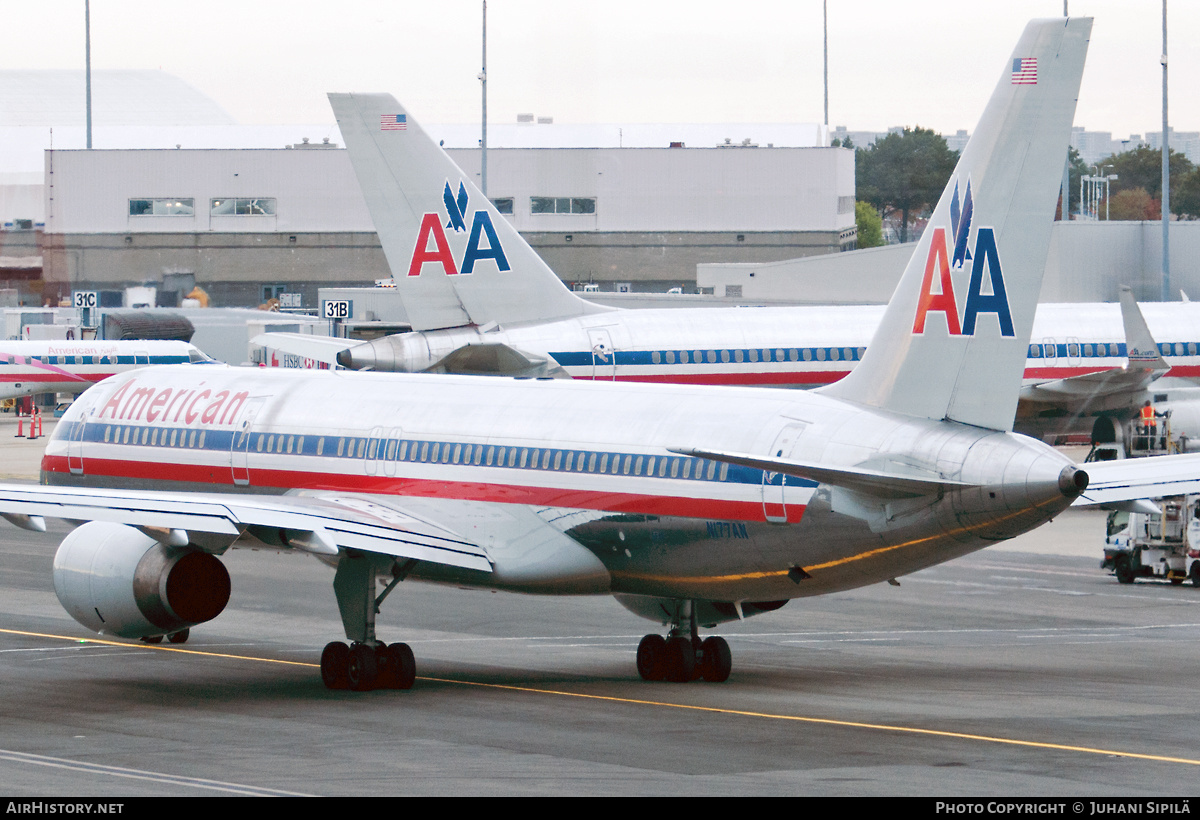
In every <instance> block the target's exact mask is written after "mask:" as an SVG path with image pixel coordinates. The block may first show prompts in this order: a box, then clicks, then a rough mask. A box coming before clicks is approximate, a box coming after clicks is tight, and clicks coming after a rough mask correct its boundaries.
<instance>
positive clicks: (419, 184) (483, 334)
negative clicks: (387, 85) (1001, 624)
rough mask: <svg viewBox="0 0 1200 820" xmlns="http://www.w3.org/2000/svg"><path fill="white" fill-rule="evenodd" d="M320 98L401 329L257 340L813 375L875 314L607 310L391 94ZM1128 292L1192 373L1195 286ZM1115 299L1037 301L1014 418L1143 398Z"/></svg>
mask: <svg viewBox="0 0 1200 820" xmlns="http://www.w3.org/2000/svg"><path fill="white" fill-rule="evenodd" d="M329 98H330V102H331V104H332V106H333V110H334V114H335V115H336V117H337V120H338V124H339V127H340V128H341V132H342V136H343V138H344V139H345V141H346V148H347V151H348V152H349V156H350V159H351V162H352V164H353V166H354V169H355V173H356V174H357V176H358V179H359V184H360V186H361V187H362V190H363V195H364V197H365V199H366V202H367V206H368V209H369V210H370V212H371V214H372V218H373V220H374V222H375V226H376V230H377V231H378V233H379V237H380V241H381V243H382V245H383V249H384V253H385V255H386V256H387V259H388V263H389V265H390V266H391V269H392V272H393V274H394V281H395V286H396V290H397V292H399V293H400V294H401V295H402V301H403V304H404V308H405V310H406V312H407V315H406V317H404V318H405V320H406V321H407V322H409V323H411V324H412V326H413V327H414V328H415V331H414V332H411V333H404V334H399V335H395V336H388V337H385V338H382V339H377V340H374V341H371V342H361V343H356V342H353V341H351V340H347V339H340V338H330V337H320V336H310V335H298V334H280V333H269V334H263V335H261V336H258V337H256V338H255V339H254V342H255V343H256V344H262V345H264V346H267V347H269V348H272V349H275V350H280V351H285V352H288V353H292V354H295V355H297V356H302V357H306V358H308V359H309V360H312V361H319V362H323V363H325V364H329V365H334V364H340V365H341V366H344V367H347V368H350V369H355V370H364V369H366V370H375V371H387V372H408V373H415V372H436V373H456V374H488V375H509V376H535V377H536V376H555V377H569V378H574V379H592V380H604V381H633V382H669V383H676V384H726V385H735V384H740V385H770V386H778V387H817V386H820V385H825V384H832V383H833V382H835V381H837V380H838V379H841V378H842V377H844V376H845V375H846V374H847V373H848V372H850V370H851V369H852V368H853V367H854V366H855V365H856V364H857V363H858V362H859V361H860V360H861V359H862V357H863V355H864V353H865V351H866V345H867V343H868V341H869V340H870V338H871V335H872V334H873V333H874V332H875V329H876V327H877V326H878V323H879V321H880V319H881V317H882V316H883V312H884V307H883V306H882V305H880V306H836V307H816V306H804V307H771V308H766V307H763V308H692V309H677V308H673V309H647V310H617V309H613V308H608V307H603V306H599V305H596V304H594V303H591V302H587V301H585V300H583V299H581V298H579V297H578V296H577V295H576V294H574V293H572V292H571V291H569V290H567V288H566V287H565V286H564V285H563V284H562V282H561V280H559V278H558V277H557V276H556V275H555V274H554V272H553V271H551V270H550V269H549V267H547V266H546V264H545V263H544V262H543V261H542V259H541V257H539V256H538V255H537V253H536V252H535V251H534V250H533V249H532V248H531V247H530V246H529V245H528V243H527V242H525V240H524V239H523V238H522V237H521V236H520V234H518V233H517V232H516V230H515V229H514V228H513V227H512V226H511V224H510V223H509V222H508V220H507V219H505V218H504V217H503V216H502V215H500V213H499V212H498V211H497V210H496V209H495V207H494V206H493V205H492V203H491V202H489V201H488V200H487V199H486V198H484V197H483V195H482V194H481V193H479V192H478V191H477V190H475V189H474V187H473V186H472V185H471V184H470V182H469V181H468V180H467V179H466V178H465V177H464V176H463V174H462V171H461V170H460V169H459V168H458V166H457V165H455V164H454V162H453V161H452V160H451V159H450V157H449V156H448V155H447V154H446V153H445V152H444V151H443V150H442V149H441V148H440V147H439V146H438V145H437V144H435V142H434V141H433V140H432V139H431V138H430V137H429V136H428V135H427V134H426V133H425V131H424V130H423V129H422V128H421V127H420V125H419V124H418V123H417V122H416V120H414V119H413V118H412V116H411V115H409V114H407V112H405V111H404V109H403V108H402V107H401V106H400V104H399V103H398V102H397V101H396V100H395V98H393V97H392V96H391V95H389V94H353V95H351V94H330V95H329ZM399 114H403V115H404V116H405V122H406V129H405V130H394V129H393V130H380V128H379V123H380V122H381V121H382V118H383V117H388V116H392V117H395V116H397V115H399ZM953 195H954V198H955V199H954V207H955V208H957V209H958V210H959V212H960V213H961V222H959V223H957V226H956V230H958V231H959V232H960V233H961V232H962V231H966V232H969V231H970V230H971V223H972V219H973V218H974V216H973V202H972V198H973V196H974V194H973V192H972V191H971V190H970V189H969V188H967V187H966V186H963V187H962V188H961V189H959V190H956V191H954V192H953ZM468 223H469V224H468ZM951 250H955V251H957V250H958V249H957V248H953V249H951ZM957 261H958V262H959V263H961V262H962V261H963V260H962V259H959V260H957ZM931 287H932V285H931ZM1133 309H1134V310H1136V307H1134V308H1133ZM1143 309H1144V311H1145V314H1146V320H1143V321H1142V325H1143V326H1145V325H1146V324H1147V321H1148V324H1149V328H1150V332H1151V333H1152V335H1153V336H1154V337H1155V338H1156V339H1157V345H1156V347H1157V349H1158V351H1159V352H1160V356H1161V364H1163V365H1165V369H1164V368H1162V367H1160V368H1157V370H1156V373H1155V378H1157V377H1158V376H1162V375H1167V376H1171V377H1195V376H1200V303H1182V302H1180V303H1165V304H1150V305H1145V306H1143ZM1122 314H1123V312H1122V308H1121V306H1118V305H1116V304H1048V305H1041V306H1039V308H1038V311H1037V317H1036V319H1035V321H1034V326H1033V331H1032V337H1031V341H1030V344H1029V345H1028V349H1027V356H1026V362H1025V373H1024V377H1025V386H1026V388H1027V392H1026V393H1025V394H1023V396H1022V402H1021V405H1020V408H1019V410H1018V418H1019V422H1018V429H1019V430H1021V431H1022V432H1027V433H1029V434H1031V435H1043V434H1046V433H1068V432H1077V433H1087V432H1090V431H1091V429H1092V425H1093V421H1094V418H1093V417H1094V416H1096V415H1099V414H1104V415H1111V416H1117V417H1128V416H1130V415H1131V414H1133V413H1135V412H1136V409H1137V408H1139V407H1141V406H1142V403H1143V401H1144V400H1145V399H1146V398H1148V397H1149V396H1148V394H1147V387H1148V386H1149V383H1150V381H1152V380H1147V379H1141V378H1138V379H1135V378H1131V377H1130V375H1129V373H1128V369H1129V368H1128V361H1129V350H1130V349H1131V346H1133V347H1138V346H1137V345H1135V344H1134V343H1132V342H1129V341H1128V340H1127V333H1126V329H1127V322H1125V321H1124V320H1123V315H1122ZM1148 335H1149V334H1148ZM1138 349H1139V350H1141V349H1144V345H1143V346H1141V347H1138ZM1076 377H1084V378H1083V380H1081V381H1074V382H1072V381H1071V380H1073V379H1076ZM1067 382H1070V383H1067ZM1035 386H1041V388H1042V389H1039V390H1032V388H1034V387H1035ZM1175 392H1176V393H1177V394H1179V390H1178V389H1176V390H1175ZM1179 395H1181V396H1182V395H1185V394H1179ZM1160 401H1165V399H1160ZM1185 401H1190V397H1189V398H1188V399H1185ZM1185 416H1187V417H1188V419H1193V417H1194V429H1195V434H1194V435H1193V436H1192V439H1193V440H1194V441H1196V442H1198V443H1200V402H1197V403H1196V405H1195V412H1192V411H1191V410H1190V409H1188V408H1184V409H1183V412H1181V413H1178V414H1177V420H1176V426H1177V427H1179V428H1180V429H1184V426H1185V424H1186V425H1189V426H1190V425H1191V424H1192V422H1191V421H1189V422H1186V423H1185V421H1184V417H1185Z"/></svg>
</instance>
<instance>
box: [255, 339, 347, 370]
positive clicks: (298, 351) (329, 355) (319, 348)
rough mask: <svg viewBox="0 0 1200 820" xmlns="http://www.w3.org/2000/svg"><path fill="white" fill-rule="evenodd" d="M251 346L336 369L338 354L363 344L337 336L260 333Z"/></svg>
mask: <svg viewBox="0 0 1200 820" xmlns="http://www.w3.org/2000/svg"><path fill="white" fill-rule="evenodd" d="M250 343H251V344H255V345H262V346H263V347H266V348H269V349H271V350H278V351H279V352H281V353H290V354H292V355H293V356H300V357H302V358H305V359H314V360H316V361H318V362H322V363H324V364H327V365H329V366H330V367H334V366H335V365H337V354H339V353H341V352H342V351H343V350H346V349H348V348H351V347H354V346H355V345H357V344H361V342H357V341H354V340H350V339H339V338H337V337H336V336H312V335H310V334H307V333H260V334H258V335H257V336H255V337H254V338H253V339H251V340H250Z"/></svg>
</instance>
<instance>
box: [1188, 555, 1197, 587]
mask: <svg viewBox="0 0 1200 820" xmlns="http://www.w3.org/2000/svg"><path fill="white" fill-rule="evenodd" d="M1188 577H1189V578H1191V579H1192V586H1194V587H1200V561H1195V562H1193V563H1192V568H1191V569H1190V570H1189V571H1188Z"/></svg>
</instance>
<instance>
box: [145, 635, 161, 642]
mask: <svg viewBox="0 0 1200 820" xmlns="http://www.w3.org/2000/svg"><path fill="white" fill-rule="evenodd" d="M162 639H163V636H162V635H146V636H145V637H143V638H142V639H141V641H142V643H162Z"/></svg>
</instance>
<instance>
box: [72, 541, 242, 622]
mask: <svg viewBox="0 0 1200 820" xmlns="http://www.w3.org/2000/svg"><path fill="white" fill-rule="evenodd" d="M54 591H55V592H56V593H58V600H59V601H60V602H61V603H62V605H63V608H64V609H66V610H67V612H68V613H70V615H71V617H72V618H74V619H75V620H77V621H79V623H81V624H83V625H84V626H86V627H87V628H88V629H91V630H93V631H95V632H102V633H105V634H108V635H119V636H121V637H123V638H145V637H149V636H152V635H165V634H168V633H171V632H177V631H179V630H181V629H185V628H187V627H191V626H195V625H196V624H200V623H204V622H205V621H211V620H212V619H213V618H215V617H217V616H218V615H220V614H221V611H222V610H223V609H225V605H226V604H227V603H229V572H228V571H227V570H226V569H225V566H224V564H222V563H221V562H220V561H219V560H218V559H217V558H216V556H213V555H211V554H209V553H207V552H202V551H200V550H195V549H190V548H188V547H169V546H166V545H165V544H160V543H159V542H157V541H155V540H154V539H153V538H151V537H150V536H148V535H145V534H144V533H142V532H141V531H139V530H136V529H134V528H132V527H126V526H124V525H122V524H107V523H104V522H100V521H93V522H91V523H88V524H84V525H83V526H81V527H78V528H77V529H76V530H74V531H73V532H72V533H71V534H70V535H68V536H67V537H66V538H65V539H63V542H62V544H61V545H60V546H59V548H58V552H57V553H55V555H54Z"/></svg>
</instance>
